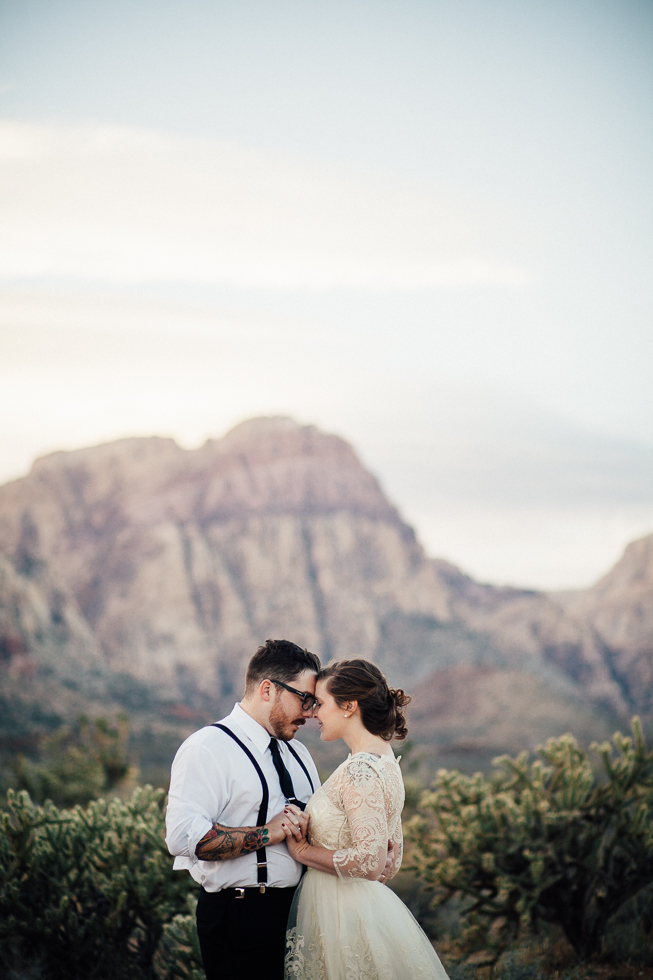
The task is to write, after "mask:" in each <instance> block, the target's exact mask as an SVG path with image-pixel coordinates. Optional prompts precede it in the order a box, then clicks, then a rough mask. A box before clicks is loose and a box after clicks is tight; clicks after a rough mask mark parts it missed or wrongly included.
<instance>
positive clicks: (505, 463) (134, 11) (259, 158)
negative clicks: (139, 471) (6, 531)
mask: <svg viewBox="0 0 653 980" xmlns="http://www.w3.org/2000/svg"><path fill="white" fill-rule="evenodd" d="M652 40H653V6H652V5H651V4H650V3H648V2H628V0H626V2H624V0H621V2H614V3H606V2H602V0H588V2H579V0H567V2H539V0H538V2H532V0H529V2H528V3H523V2H522V0H515V2H510V3H506V2H494V0H476V2H465V0H446V2H440V3H437V2H433V0H431V2H428V3H427V2H417V0H403V2H402V3H401V4H400V3H397V2H392V3H390V2H383V0H376V2H374V3H371V2H369V3H368V2H362V0H347V2H342V3H338V2H331V0H322V2H320V3H318V2H317V0H311V2H309V0H295V2H286V0H279V2H275V3H274V4H270V3H254V2H249V0H239V2H235V0H231V2H219V0H212V2H210V3H208V2H207V3H204V2H198V0H186V2H185V3H183V4H182V3H180V2H178V0H177V2H174V3H172V2H165V0H157V2H156V3H155V2H153V0H152V2H149V0H141V2H140V3H139V4H137V5H134V4H131V3H127V2H113V3H92V4H90V3H88V2H86V0H78V2H74V3H73V2H69V0H48V2H45V0H2V2H0V419H1V420H2V421H1V422H0V479H10V478H13V477H15V476H18V475H20V474H21V473H23V472H25V471H26V470H27V469H28V467H29V465H30V463H31V461H32V459H33V458H34V457H35V456H37V455H42V454H44V453H47V452H49V451H53V450H55V449H59V448H75V447H77V446H81V445H87V444H93V443H97V442H98V441H103V440H107V439H113V438H117V437H119V436H122V435H127V434H129V435H149V434H161V435H172V436H174V437H175V438H177V439H178V440H179V441H180V442H181V443H182V444H183V445H185V446H189V447H190V446H195V445H198V444H200V443H201V442H202V441H203V440H204V439H206V438H208V437H214V436H217V435H220V434H222V433H223V432H224V431H225V430H226V429H227V428H228V427H229V426H231V425H233V424H235V423H237V422H238V421H241V420H242V419H243V418H247V417H251V416H253V415H257V414H289V415H293V416H294V417H295V418H297V419H298V420H299V421H301V422H313V423H315V424H318V425H320V426H321V427H323V428H325V429H327V430H329V431H335V432H338V433H339V434H340V435H342V436H344V437H345V438H347V439H349V440H350V441H352V442H353V444H354V445H355V448H356V449H357V451H358V452H359V453H360V455H361V457H362V459H363V460H364V462H365V463H366V464H367V465H369V466H371V468H372V469H373V470H374V472H376V473H377V475H379V477H380V478H381V480H382V483H383V485H384V487H385V488H386V490H387V492H388V493H389V495H390V496H391V498H392V499H393V501H394V502H395V503H396V504H397V505H398V507H399V509H400V511H401V512H402V514H403V515H404V516H405V517H406V519H408V520H409V521H410V522H411V523H413V524H414V525H415V527H416V530H417V533H418V536H419V537H420V539H421V540H422V542H423V543H424V545H425V547H426V548H427V550H428V552H429V553H430V554H432V555H436V556H438V557H445V558H447V559H449V560H451V561H454V562H455V563H457V564H459V565H460V566H461V567H463V569H464V570H466V571H468V572H470V573H471V574H473V575H475V576H477V577H479V578H482V579H484V580H489V581H495V582H509V583H511V584H520V585H527V586H534V587H543V588H565V587H574V586H583V585H587V584H590V583H591V582H592V581H593V580H595V579H596V578H597V577H598V576H599V575H601V574H602V573H604V572H605V571H606V570H607V569H608V568H609V566H610V565H611V564H612V563H613V562H614V561H615V560H616V558H617V557H618V556H619V554H620V552H621V550H622V548H623V546H624V545H625V544H626V543H627V541H628V540H630V539H632V538H633V537H636V536H639V535H641V534H644V533H647V532H650V531H653V395H652V392H653V377H652V375H653V370H652V366H653V323H652V319H653V318H652V309H653V302H652V296H651V293H652V284H653V276H652V275H651V268H652V263H651V258H652V255H651V253H652V251H653V250H652V248H651V244H652V237H653V236H652V234H651V228H652V223H651V217H652V214H651V212H652V208H651V198H652V194H651V190H652V187H651V185H652V181H651V173H653V166H652V164H653V159H652V157H653V153H652V152H651V151H652V148H653V133H652V127H651V108H650V107H651V104H652V103H651V96H652V95H653V91H652V90H653V84H652V83H653V59H652V58H651V54H652V53H653V51H652V48H653V45H652Z"/></svg>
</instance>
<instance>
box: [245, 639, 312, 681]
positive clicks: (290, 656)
mask: <svg viewBox="0 0 653 980" xmlns="http://www.w3.org/2000/svg"><path fill="white" fill-rule="evenodd" d="M320 667H321V664H320V659H319V657H316V656H315V654H314V653H309V651H308V650H302V648H301V647H298V646H297V644H296V643H291V642H290V640H266V641H265V643H264V644H263V646H260V647H259V648H258V650H257V651H256V653H255V654H254V656H253V657H252V659H251V660H250V662H249V664H248V665H247V674H246V675H245V693H249V692H250V691H251V690H252V688H253V687H255V686H256V685H258V684H260V683H261V681H264V680H265V679H266V677H269V678H270V680H275V681H284V682H285V683H290V682H291V681H292V680H294V679H295V677H297V676H298V674H301V673H302V672H303V671H305V670H312V671H313V672H314V673H316V674H317V672H318V671H319V669H320Z"/></svg>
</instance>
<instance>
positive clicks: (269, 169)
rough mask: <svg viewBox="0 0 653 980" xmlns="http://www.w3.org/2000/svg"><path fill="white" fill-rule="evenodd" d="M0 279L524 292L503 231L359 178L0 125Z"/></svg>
mask: <svg viewBox="0 0 653 980" xmlns="http://www.w3.org/2000/svg"><path fill="white" fill-rule="evenodd" d="M0 187H1V188H2V189H1V190H0V210H1V211H2V213H3V221H2V227H1V229H0V277H7V278H23V277H44V276H51V277H67V278H78V279H87V280H88V279H90V280H100V281H108V282H135V281H161V280H169V281H185V282H206V283H216V282H219V283H230V284H234V285H237V286H245V287H252V286H253V287H272V288H286V289H289V288H304V289H323V288H332V287H356V288H363V289H375V290H377V289H398V290H415V289H424V288H434V287H468V286H487V285H491V286H501V287H511V288H516V287H522V286H525V285H527V284H528V283H529V282H530V279H531V277H530V274H529V272H528V271H527V270H526V269H524V268H523V267H522V266H521V265H520V264H519V263H518V262H516V261H514V260H513V259H512V258H511V256H510V255H509V254H508V255H507V254H506V253H507V252H508V253H509V252H510V251H513V252H515V251H516V250H517V249H516V246H515V245H514V243H513V246H512V248H511V247H508V248H506V246H505V244H504V242H503V240H502V234H504V232H505V229H504V232H502V230H501V229H502V225H505V219H504V218H503V217H502V216H501V215H497V214H495V213H492V212H491V210H490V209H489V208H487V207H483V206H480V205H479V204H478V203H472V202H470V201H465V200H461V199H454V197H452V195H443V194H437V193H436V192H435V191H434V189H433V188H432V187H430V186H428V185H424V184H419V183H417V182H412V181H410V180H408V179H400V178H397V177H392V176H388V175H382V174H378V173H374V172H370V171H366V170H364V169H362V168H355V167H345V166H338V165H335V164H327V163H324V162H320V161H315V160H306V159H301V158H299V157H295V156H291V155H289V154H284V153H277V152H272V151H262V150H252V149H248V148H246V147H243V146H239V145H236V144H233V143H224V142H218V141H215V140H203V139H191V138H184V137H179V136H170V135H165V134H161V133H157V132H152V131H147V130H141V129H136V128H129V127H123V126H106V125H90V124H89V125H85V126H62V125H54V124H53V125H45V124H30V123H23V122H16V121H4V122H0Z"/></svg>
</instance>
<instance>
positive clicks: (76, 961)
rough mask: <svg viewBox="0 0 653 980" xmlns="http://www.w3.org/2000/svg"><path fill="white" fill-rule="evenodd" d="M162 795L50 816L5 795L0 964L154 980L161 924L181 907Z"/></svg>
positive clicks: (143, 794) (55, 978) (83, 978)
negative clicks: (6, 801) (165, 837)
mask: <svg viewBox="0 0 653 980" xmlns="http://www.w3.org/2000/svg"><path fill="white" fill-rule="evenodd" d="M162 800H163V792H162V791H161V790H153V789H152V788H151V787H145V788H143V789H138V790H136V792H135V793H134V795H133V796H132V798H131V800H129V801H128V802H124V801H122V800H119V799H114V800H112V801H105V800H95V801H94V802H93V803H91V804H90V805H89V806H87V807H81V806H76V807H75V808H74V809H72V810H59V809H58V808H57V807H56V806H54V804H52V803H49V802H48V803H46V804H45V805H44V806H36V805H34V804H33V803H32V802H31V800H30V798H29V796H28V794H27V793H26V792H21V793H19V794H18V795H16V794H14V793H11V792H10V793H9V810H8V811H7V812H5V813H2V814H0V961H1V962H3V963H4V964H5V965H6V967H7V969H9V968H10V966H12V965H13V966H14V967H15V968H17V969H19V968H25V967H26V966H30V965H31V966H34V967H35V968H36V967H38V968H40V969H41V971H42V972H43V974H44V975H47V976H48V977H50V978H52V980H59V978H61V980H64V978H65V980H94V978H102V980H114V978H115V980H123V978H129V980H137V978H148V977H154V972H153V966H152V963H153V957H154V953H155V950H156V947H157V945H158V943H159V940H160V938H161V935H162V933H163V928H164V924H165V923H166V922H168V921H170V920H172V919H173V917H174V916H175V915H177V914H179V913H181V912H183V911H184V908H185V901H186V896H187V894H188V890H189V885H192V882H191V880H190V878H189V876H188V875H187V874H184V875H181V874H179V873H178V872H177V873H176V874H175V873H173V871H172V862H171V859H170V855H169V854H168V852H167V850H166V847H165V844H164V841H163V837H164V831H163V814H162Z"/></svg>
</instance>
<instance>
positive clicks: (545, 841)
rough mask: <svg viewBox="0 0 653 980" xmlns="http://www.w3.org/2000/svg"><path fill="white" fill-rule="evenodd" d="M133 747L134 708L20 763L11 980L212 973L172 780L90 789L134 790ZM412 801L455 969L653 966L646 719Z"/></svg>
mask: <svg viewBox="0 0 653 980" xmlns="http://www.w3.org/2000/svg"><path fill="white" fill-rule="evenodd" d="M126 747H127V723H126V720H125V719H121V720H120V722H119V723H118V724H117V725H110V724H109V723H107V722H106V721H96V722H94V723H92V724H91V723H90V722H84V721H82V723H80V725H78V726H77V728H76V729H75V730H74V731H67V730H65V731H62V732H59V733H57V734H55V735H54V736H50V737H48V738H46V739H44V740H43V741H42V744H41V752H40V757H39V759H38V760H27V759H20V760H18V762H17V763H16V764H15V765H14V767H13V771H12V773H11V777H12V779H13V781H14V786H15V788H14V789H11V790H10V791H9V792H8V794H7V797H6V798H7V804H6V809H5V811H4V812H2V813H0V962H2V963H3V965H4V967H5V970H6V975H7V976H8V977H9V978H11V980H28V978H30V980H35V978H38V980H41V978H45V977H47V978H48V980H203V972H202V970H201V964H200V960H199V948H198V945H197V936H196V932H195V925H194V904H195V895H196V886H195V885H194V883H193V882H192V880H191V878H190V876H189V875H188V874H187V873H180V872H173V871H172V859H171V858H170V855H169V854H168V852H167V849H166V847H165V844H164V840H163V838H164V825H163V806H164V794H163V792H162V791H161V790H153V789H152V788H151V787H145V788H138V789H136V790H135V791H133V792H132V793H131V795H130V797H129V799H128V800H125V799H119V798H114V799H113V800H111V801H108V800H106V799H103V798H99V799H91V796H93V795H97V794H100V796H101V797H102V796H103V795H105V794H108V795H110V796H111V795H114V794H115V792H116V789H119V790H120V791H121V792H122V793H123V795H124V794H125V792H126V787H127V782H128V780H129V778H130V771H129V764H128V761H127V748H126ZM131 776H133V773H132V774H131ZM126 780H127V782H126ZM48 795H49V797H50V799H54V800H56V801H57V802H45V798H46V797H47V796H48ZM75 797H77V798H76V799H75ZM408 800H409V807H410V810H409V813H408V817H409V819H408V825H407V838H408V841H409V843H408V852H407V861H406V863H407V864H412V866H413V868H414V872H413V874H414V875H415V877H414V878H413V879H412V880H413V882H414V885H412V886H408V885H407V884H406V882H407V881H409V880H410V875H408V874H406V875H403V882H402V880H400V881H399V884H398V885H397V888H398V890H399V891H400V893H402V897H404V898H406V900H407V901H409V904H410V905H411V908H413V910H414V911H415V912H416V914H417V915H418V916H419V917H420V918H421V919H422V921H423V922H424V925H425V927H426V928H427V929H428V930H429V932H430V934H431V935H433V936H434V938H436V940H437V947H438V949H439V950H440V951H441V952H442V954H443V956H444V958H445V961H446V962H447V964H448V969H449V972H450V974H451V976H452V977H453V978H454V980H471V978H473V977H475V976H477V977H485V976H487V975H488V970H490V969H491V968H494V974H493V975H494V976H495V977H505V978H506V980H508V978H510V980H527V978H535V977H541V976H548V975H551V976H553V975H557V976H562V975H563V974H562V973H561V972H560V970H561V966H560V964H564V965H566V967H567V970H568V971H569V970H570V971H571V972H569V973H568V975H569V977H570V980H571V977H572V976H573V977H575V978H580V977H581V976H589V975H590V974H589V973H588V974H586V973H585V972H584V968H583V967H582V965H580V964H582V963H583V962H587V961H588V960H590V959H592V958H594V961H596V958H597V957H599V958H601V957H602V958H603V959H606V958H612V960H613V961H614V960H615V959H618V960H620V961H621V962H626V961H634V962H639V963H646V962H650V963H653V896H652V891H653V752H652V751H650V750H649V749H647V747H646V745H645V743H644V739H643V737H642V735H641V730H640V728H639V724H638V722H637V720H635V721H634V722H633V737H632V738H624V737H623V736H621V735H619V734H617V735H615V736H614V739H613V743H612V745H609V744H606V745H603V746H596V747H595V752H594V754H593V755H591V756H590V755H588V754H587V753H585V752H583V751H582V750H581V749H579V748H578V746H577V745H576V743H575V742H574V740H573V739H572V738H571V737H570V736H563V737H562V738H559V739H555V740H551V741H549V742H548V743H547V744H546V745H545V746H544V747H541V748H540V749H539V759H537V760H535V761H529V759H528V757H527V755H526V753H524V754H522V755H521V756H519V757H517V758H508V757H504V758H502V759H501V760H500V761H499V765H498V767H497V771H496V773H495V774H493V775H492V776H490V777H487V778H486V777H483V776H481V775H476V776H472V777H469V776H464V775H462V774H460V773H459V772H456V771H444V770H443V771H441V772H440V773H439V774H438V777H437V779H436V781H435V784H434V785H433V787H432V788H431V789H428V790H424V789H421V788H420V787H418V786H417V785H416V784H415V783H414V782H413V783H411V782H410V781H409V794H408ZM57 804H58V805H57ZM411 814H412V815H411ZM410 888H412V889H413V891H412V893H410V894H409V893H408V892H410ZM402 890H403V891H402ZM418 893H419V895H418ZM434 905H435V911H433V906H434ZM556 971H558V972H556ZM565 975H566V974H565Z"/></svg>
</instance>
